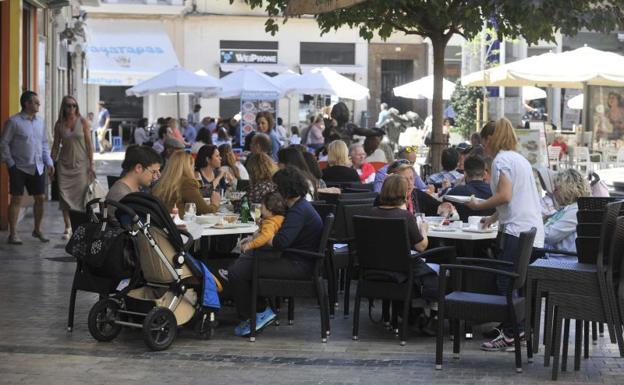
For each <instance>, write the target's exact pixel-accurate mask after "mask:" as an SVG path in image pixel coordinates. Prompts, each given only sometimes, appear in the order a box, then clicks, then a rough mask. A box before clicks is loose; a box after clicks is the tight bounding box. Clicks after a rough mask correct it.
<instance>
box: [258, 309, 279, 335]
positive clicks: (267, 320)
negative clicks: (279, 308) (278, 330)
mask: <svg viewBox="0 0 624 385" xmlns="http://www.w3.org/2000/svg"><path fill="white" fill-rule="evenodd" d="M275 318H276V315H275V313H273V310H271V308H270V307H267V308H266V309H265V310H264V311H263V312H262V313H257V314H256V331H260V330H262V329H263V328H264V327H266V326H268V325H270V324H272V323H273V321H275Z"/></svg>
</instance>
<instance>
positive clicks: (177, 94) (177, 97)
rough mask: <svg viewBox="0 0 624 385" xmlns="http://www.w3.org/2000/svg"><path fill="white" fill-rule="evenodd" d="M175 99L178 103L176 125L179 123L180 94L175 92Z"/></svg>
mask: <svg viewBox="0 0 624 385" xmlns="http://www.w3.org/2000/svg"><path fill="white" fill-rule="evenodd" d="M176 99H177V103H178V123H179V122H180V93H179V92H176Z"/></svg>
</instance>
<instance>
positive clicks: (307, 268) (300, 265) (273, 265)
mask: <svg viewBox="0 0 624 385" xmlns="http://www.w3.org/2000/svg"><path fill="white" fill-rule="evenodd" d="M247 253H248V254H249V255H247V254H241V255H240V256H239V257H238V258H237V259H236V260H235V261H234V262H232V264H231V265H230V267H229V268H228V277H229V281H230V289H231V290H232V296H233V297H234V301H235V302H236V310H237V312H238V316H239V318H240V320H241V321H244V320H248V319H250V318H251V316H252V314H251V313H250V307H251V281H252V275H253V258H254V255H257V256H258V258H259V260H258V277H261V278H290V279H306V278H310V275H311V274H312V268H313V264H312V263H306V262H304V261H300V260H296V259H292V258H288V257H281V256H280V253H279V252H276V251H271V250H258V249H256V250H250V251H248V252H247ZM258 303H261V302H258Z"/></svg>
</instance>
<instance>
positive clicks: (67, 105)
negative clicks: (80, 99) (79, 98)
mask: <svg viewBox="0 0 624 385" xmlns="http://www.w3.org/2000/svg"><path fill="white" fill-rule="evenodd" d="M76 107H78V105H77V104H74V103H70V104H66V105H65V108H76Z"/></svg>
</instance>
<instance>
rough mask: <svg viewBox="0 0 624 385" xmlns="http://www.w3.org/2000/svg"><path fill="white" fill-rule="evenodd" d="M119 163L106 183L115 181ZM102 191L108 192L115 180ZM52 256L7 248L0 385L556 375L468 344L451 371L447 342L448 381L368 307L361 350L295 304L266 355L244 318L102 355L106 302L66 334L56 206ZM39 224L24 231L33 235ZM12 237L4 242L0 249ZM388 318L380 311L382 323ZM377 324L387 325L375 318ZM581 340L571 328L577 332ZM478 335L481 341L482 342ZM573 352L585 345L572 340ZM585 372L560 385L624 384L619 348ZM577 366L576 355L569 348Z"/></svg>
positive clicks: (416, 345) (462, 382)
mask: <svg viewBox="0 0 624 385" xmlns="http://www.w3.org/2000/svg"><path fill="white" fill-rule="evenodd" d="M116 167H118V163H114V162H108V163H107V165H105V167H102V168H101V169H100V171H101V172H99V177H100V178H102V177H103V176H105V175H107V174H109V175H114V174H115V173H116ZM103 183H106V182H105V180H104V181H103ZM44 224H45V227H44V228H45V230H46V233H47V234H50V236H51V239H52V240H51V242H50V243H49V244H42V243H40V242H35V241H34V240H32V239H29V237H26V236H24V237H23V238H24V240H25V241H26V242H25V244H24V245H23V246H21V247H15V246H10V245H7V244H6V243H4V242H3V240H2V239H0V264H1V265H2V269H0V309H2V313H1V314H2V317H0V384H2V385H4V384H60V385H70V384H121V383H141V384H143V383H145V384H151V383H153V384H160V383H173V384H176V385H177V384H194V385H196V384H204V383H209V384H228V385H232V384H241V383H244V384H267V383H270V384H277V385H280V384H349V385H351V384H379V383H384V384H386V383H389V384H392V383H397V384H399V383H400V384H404V383H410V384H421V383H422V384H456V385H467V384H478V385H485V384H519V385H525V384H527V385H528V384H543V383H545V382H547V381H550V368H544V366H543V347H540V353H539V354H538V355H537V356H536V357H535V362H534V363H533V364H530V365H529V364H526V358H525V355H526V353H525V352H524V353H523V360H524V362H525V363H524V369H525V370H524V373H522V374H519V375H518V374H515V372H514V370H513V366H514V357H513V354H511V353H489V352H482V351H480V350H479V344H480V343H481V340H480V339H479V338H475V340H473V341H465V342H462V354H461V359H459V360H454V359H452V343H451V342H450V341H448V340H447V341H446V342H445V355H444V370H442V371H435V370H434V358H435V357H434V352H435V339H434V338H431V337H422V336H419V335H418V333H417V332H415V331H413V332H411V333H410V334H409V339H408V344H407V346H404V347H401V346H399V343H398V339H397V337H396V336H395V335H394V334H393V333H391V332H389V331H386V330H384V329H383V328H382V327H381V326H380V325H378V324H374V323H372V322H371V321H370V320H369V319H368V314H367V313H368V312H367V310H368V309H367V307H366V301H364V303H363V306H362V308H363V309H362V313H361V317H360V340H359V341H352V340H351V328H352V319H351V318H350V319H343V318H342V316H341V312H340V311H341V310H342V309H338V310H339V311H338V312H337V317H336V318H335V319H333V320H332V322H331V327H332V334H331V337H330V338H329V342H328V343H327V344H322V343H321V342H320V338H319V336H318V334H319V331H320V324H319V313H318V307H317V306H316V304H315V303H314V301H311V300H309V301H302V300H297V301H296V307H295V324H294V325H292V326H289V325H287V324H286V322H285V318H286V315H285V313H283V314H281V315H280V317H281V319H282V321H283V322H282V324H281V325H280V326H278V327H276V326H271V327H268V328H267V329H266V330H265V331H263V332H262V333H261V334H260V335H259V336H258V339H257V341H256V342H255V343H249V342H248V340H247V339H244V338H238V337H235V336H233V334H232V329H233V326H234V324H235V323H236V320H235V313H234V309H233V308H231V307H225V308H224V309H223V310H222V311H221V312H220V314H219V320H220V323H221V326H220V327H219V328H218V329H217V331H216V335H215V337H214V338H213V339H212V340H208V341H204V340H199V339H196V338H195V336H194V335H193V333H192V332H191V331H189V330H185V329H182V331H181V333H180V335H179V336H178V338H177V339H176V341H175V342H174V344H173V345H172V347H171V348H170V349H169V350H167V351H165V352H158V353H154V352H150V351H148V350H147V348H146V347H145V345H144V343H143V341H142V338H141V334H140V333H139V332H138V331H135V330H124V331H123V332H122V333H121V335H120V336H119V337H118V338H117V339H115V340H114V341H112V342H110V343H98V342H96V341H95V340H93V338H92V337H91V336H90V335H89V332H88V330H87V325H86V319H87V314H88V312H89V309H90V307H91V306H92V305H93V304H94V303H95V302H96V301H97V296H96V295H93V294H89V293H79V294H78V298H77V303H76V321H75V329H74V332H73V333H69V334H68V333H66V331H65V327H66V322H67V319H66V317H67V306H68V295H69V290H70V287H71V281H72V277H73V272H74V267H75V265H74V263H73V262H71V259H67V258H66V257H67V255H66V254H65V251H64V242H63V241H62V240H61V239H60V235H61V233H62V230H63V225H62V219H61V217H60V215H59V212H58V206H57V203H55V202H53V203H49V204H48V206H47V213H46V217H45V220H44ZM31 226H32V215H27V216H26V218H25V220H24V221H23V223H21V225H20V230H21V231H22V232H23V234H26V235H28V231H29V228H30V227H31ZM5 234H6V233H3V234H0V238H2V237H4V235H5ZM378 311H379V306H376V308H375V312H378ZM375 316H376V317H377V316H378V313H375ZM573 330H574V328H572V331H573ZM478 335H479V332H478V328H476V329H475V336H478ZM570 341H574V339H573V338H572V337H571V339H570ZM590 349H591V357H590V359H589V360H583V361H582V366H581V371H579V372H574V371H572V364H573V358H572V357H570V358H569V363H568V365H569V367H568V371H567V372H565V373H561V374H560V380H559V383H561V384H577V383H578V384H581V383H582V384H619V385H621V384H624V368H623V367H622V366H623V365H624V361H622V359H620V358H619V357H618V351H617V347H616V346H615V345H612V344H610V343H609V339H608V337H605V338H600V339H599V340H598V344H597V345H592V346H591V348H590ZM569 351H570V353H571V354H573V351H574V350H573V346H572V345H571V346H570V350H569Z"/></svg>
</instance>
